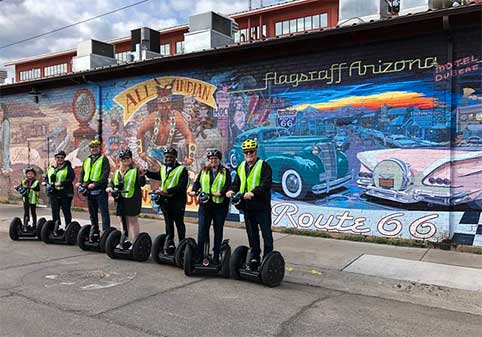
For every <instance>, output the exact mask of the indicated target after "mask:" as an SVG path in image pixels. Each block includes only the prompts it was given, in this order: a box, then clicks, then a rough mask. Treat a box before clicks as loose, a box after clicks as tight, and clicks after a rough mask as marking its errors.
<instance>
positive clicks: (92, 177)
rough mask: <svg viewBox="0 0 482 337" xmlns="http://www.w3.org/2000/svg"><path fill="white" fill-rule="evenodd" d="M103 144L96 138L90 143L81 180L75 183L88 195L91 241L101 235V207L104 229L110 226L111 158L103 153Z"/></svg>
mask: <svg viewBox="0 0 482 337" xmlns="http://www.w3.org/2000/svg"><path fill="white" fill-rule="evenodd" d="M101 146H102V143H101V142H100V141H99V140H98V139H94V140H92V141H91V142H90V143H89V149H90V153H91V154H90V156H88V157H87V158H86V159H85V160H84V162H83V163H82V171H81V172H80V178H79V182H78V183H77V184H75V187H76V188H77V190H78V191H79V193H80V194H82V195H84V196H87V205H88V208H89V215H90V222H91V225H92V226H91V227H90V233H89V241H90V242H93V241H94V240H96V238H99V237H100V232H99V216H98V211H99V209H100V214H101V217H102V231H103V232H106V231H108V230H109V228H110V216H109V204H108V198H109V196H108V194H107V192H106V188H107V184H108V180H109V174H110V164H109V160H108V159H107V158H106V157H105V156H103V155H102V153H101Z"/></svg>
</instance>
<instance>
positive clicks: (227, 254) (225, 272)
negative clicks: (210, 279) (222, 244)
mask: <svg viewBox="0 0 482 337" xmlns="http://www.w3.org/2000/svg"><path fill="white" fill-rule="evenodd" d="M230 260H231V246H230V245H226V248H225V249H223V250H222V251H221V275H222V276H223V277H224V278H229V276H230V272H229V262H230Z"/></svg>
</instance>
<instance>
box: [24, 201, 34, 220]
mask: <svg viewBox="0 0 482 337" xmlns="http://www.w3.org/2000/svg"><path fill="white" fill-rule="evenodd" d="M30 213H32V225H33V226H37V205H35V204H29V202H28V201H24V202H23V224H24V225H25V226H26V225H27V224H28V221H29V219H30Z"/></svg>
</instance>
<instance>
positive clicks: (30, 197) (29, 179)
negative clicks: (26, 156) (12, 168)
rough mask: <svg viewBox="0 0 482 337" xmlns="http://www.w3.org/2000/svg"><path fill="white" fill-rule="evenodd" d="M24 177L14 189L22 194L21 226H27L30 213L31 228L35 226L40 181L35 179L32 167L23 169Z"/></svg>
mask: <svg viewBox="0 0 482 337" xmlns="http://www.w3.org/2000/svg"><path fill="white" fill-rule="evenodd" d="M24 172H25V177H24V179H22V181H21V183H20V185H19V186H17V187H16V188H15V189H16V190H17V191H18V192H19V193H20V194H22V201H23V226H24V229H26V228H27V226H28V222H29V219H30V214H32V228H33V229H35V227H36V226H37V205H38V199H39V194H40V182H39V181H38V180H37V179H36V176H37V173H36V172H35V170H34V169H33V168H32V167H27V168H26V169H25V171H24Z"/></svg>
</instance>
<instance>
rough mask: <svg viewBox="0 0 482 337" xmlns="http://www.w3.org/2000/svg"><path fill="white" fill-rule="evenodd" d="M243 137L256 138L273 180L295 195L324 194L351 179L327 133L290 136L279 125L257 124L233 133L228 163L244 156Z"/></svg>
mask: <svg viewBox="0 0 482 337" xmlns="http://www.w3.org/2000/svg"><path fill="white" fill-rule="evenodd" d="M246 139H256V140H257V142H258V157H259V158H261V159H263V160H266V161H267V162H268V163H269V164H270V165H271V168H272V169H273V183H275V184H279V185H281V190H282V192H283V193H284V194H285V195H286V196H288V197H290V198H294V199H300V198H303V197H305V196H306V195H307V193H313V194H324V193H329V192H330V191H332V190H334V189H337V188H340V187H342V186H344V185H345V184H346V183H348V182H349V181H350V180H351V179H352V174H351V172H349V169H348V160H347V158H346V156H345V154H344V153H343V152H341V151H337V150H336V148H335V144H334V143H333V142H332V140H331V139H330V138H328V137H322V136H291V135H290V133H289V131H288V130H286V129H284V128H281V127H260V128H256V129H252V130H249V131H246V132H244V133H242V134H240V135H239V136H238V137H236V140H235V143H234V145H233V148H232V149H231V150H230V151H229V153H228V158H227V160H228V164H229V165H230V166H231V168H236V167H237V166H238V164H239V163H241V161H242V160H244V155H243V151H242V150H241V144H242V142H243V141H245V140H246Z"/></svg>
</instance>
